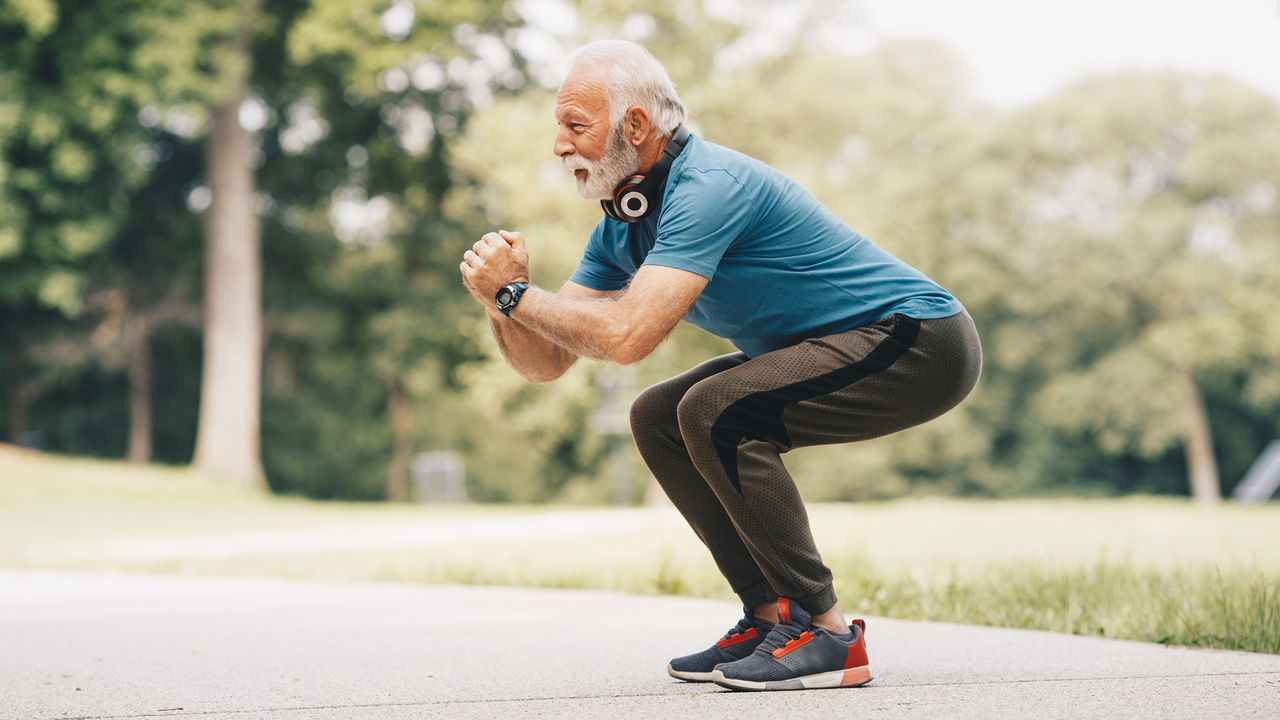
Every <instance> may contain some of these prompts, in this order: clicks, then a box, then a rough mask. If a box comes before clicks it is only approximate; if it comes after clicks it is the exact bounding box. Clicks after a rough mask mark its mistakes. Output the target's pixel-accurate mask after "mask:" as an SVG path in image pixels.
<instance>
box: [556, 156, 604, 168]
mask: <svg viewBox="0 0 1280 720" xmlns="http://www.w3.org/2000/svg"><path fill="white" fill-rule="evenodd" d="M560 162H561V163H562V164H563V165H564V166H565V168H566V169H569V170H591V169H592V168H593V167H594V166H595V163H593V162H591V161H590V160H587V159H586V158H584V157H582V156H581V155H565V156H564V157H563V158H561V159H560Z"/></svg>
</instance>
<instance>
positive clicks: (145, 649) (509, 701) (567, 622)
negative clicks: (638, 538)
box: [0, 571, 1280, 720]
mask: <svg viewBox="0 0 1280 720" xmlns="http://www.w3.org/2000/svg"><path fill="white" fill-rule="evenodd" d="M739 612H740V611H739V609H738V607H737V606H736V605H735V604H733V603H725V602H719V601H709V600H697V599H689V598H677V597H657V596H638V595H625V594H620V593H612V592H597V591H563V590H541V589H527V588H494V587H462V586H430V585H411V584H400V583H396V584H391V583H386V584H382V583H368V584H341V583H319V582H316V583H311V582H294V581H284V580H265V579H223V578H183V577H159V576H140V575H112V574H94V573H45V572H15V571H0V718H4V720H9V719H10V718H13V719H15V720H19V719H20V720H45V719H52V718H153V717H169V716H174V717H183V718H198V719H199V720H247V719H249V718H263V719H264V720H347V719H351V718H354V719H356V720H365V719H368V720H403V719H407V718H437V717H440V718H464V719H465V718H486V719H487V718H502V717H520V718H522V719H529V720H532V719H535V718H591V719H593V720H594V719H595V718H608V719H609V720H615V719H623V720H626V719H629V718H643V719H644V720H652V719H653V718H657V717H661V718H663V719H664V720H666V719H668V718H681V717H690V718H698V720H709V719H711V718H722V717H723V718H734V719H735V720H743V719H744V718H762V717H797V718H800V717H803V718H806V719H808V718H837V717H838V718H841V719H842V720H843V719H847V718H860V717H868V718H871V717H875V718H938V717H962V718H984V719H986V718H993V717H1035V718H1054V717H1060V718H1072V719H1073V720H1075V719H1079V718H1112V717H1150V718H1180V717H1222V718H1244V717H1265V718H1276V717H1280V656H1273V655H1255V654H1248V653H1234V652H1220V651H1205V650H1189V649H1177V648H1166V647H1161V646H1158V645H1149V644H1145V643H1135V642H1122V641H1115V640H1100V639H1096V638H1080V637H1072V636H1068V635H1058V634H1052V633H1042V632H1032V631H1021V630H1001V629H991V628H977V627H968V626H961V625H949V624H943V623H923V622H906V621H901V620H883V619H875V618H872V619H871V620H870V622H869V627H868V633H867V638H868V643H869V649H870V651H871V660H872V669H873V671H874V672H875V673H876V679H875V680H874V681H873V682H872V683H871V685H869V686H867V687H865V688H857V689H848V688H846V689H833V690H807V691H791V692H771V693H741V692H733V691H729V690H723V689H721V688H719V687H717V686H715V685H708V684H700V683H699V684H692V683H684V682H681V681H678V680H674V679H672V678H670V677H668V676H667V675H666V673H665V666H666V661H667V659H668V658H670V657H671V656H672V655H676V654H682V653H684V652H689V651H693V650H696V649H699V648H700V647H703V646H706V645H709V644H710V642H711V641H712V640H714V639H715V638H716V637H718V636H719V635H720V634H721V633H723V632H724V631H725V630H726V629H728V628H729V627H730V626H731V625H732V624H733V622H734V621H735V620H736V619H737V617H738V615H739Z"/></svg>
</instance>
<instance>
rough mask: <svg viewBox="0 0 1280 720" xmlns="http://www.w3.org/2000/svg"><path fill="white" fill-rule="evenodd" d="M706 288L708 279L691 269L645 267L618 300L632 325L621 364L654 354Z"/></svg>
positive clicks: (624, 346)
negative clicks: (655, 349) (659, 344)
mask: <svg viewBox="0 0 1280 720" xmlns="http://www.w3.org/2000/svg"><path fill="white" fill-rule="evenodd" d="M706 286H707V278H705V277H703V276H702V275H699V274H697V273H694V272H689V271H688V270H681V269H680V268H673V267H667V266H664V265H642V266H641V267H640V270H639V271H638V272H636V276H635V278H634V279H632V281H631V285H629V286H628V287H627V289H626V290H625V292H624V293H623V294H622V295H621V297H619V298H618V309H619V310H620V311H622V313H623V315H624V317H626V318H627V319H628V325H629V331H628V333H627V337H626V339H625V340H624V342H623V347H622V349H621V350H620V351H619V353H618V356H619V357H618V358H617V360H618V362H624V363H625V362H635V361H636V360H639V359H641V358H643V357H645V356H646V355H648V354H649V353H650V352H653V349H654V348H656V347H657V346H658V343H660V342H662V339H663V338H665V337H666V336H667V334H668V333H670V332H671V329H672V328H674V327H675V326H676V323H678V322H680V318H683V317H684V316H685V313H687V312H689V309H690V308H692V307H693V304H694V303H695V302H697V300H698V296H699V295H701V294H702V289H703V288H704V287H706Z"/></svg>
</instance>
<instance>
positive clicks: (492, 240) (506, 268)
mask: <svg viewBox="0 0 1280 720" xmlns="http://www.w3.org/2000/svg"><path fill="white" fill-rule="evenodd" d="M458 270H460V271H461V272H462V284H463V285H465V286H466V287H467V291H468V292H470V293H471V296H472V297H474V298H475V299H476V301H477V302H479V303H480V304H481V305H482V306H483V307H484V308H485V309H486V310H488V311H490V313H497V312H498V310H497V305H496V304H495V300H494V296H495V295H497V293H498V290H499V289H501V288H502V286H503V285H506V284H507V283H509V282H514V281H516V280H523V281H525V282H529V251H528V249H527V248H526V247H525V244H524V235H522V234H520V233H518V232H507V231H506V230H499V231H498V232H491V233H485V235H484V237H481V238H480V239H479V240H477V241H476V244H475V245H472V246H471V249H470V250H468V251H467V252H466V253H464V254H463V256H462V262H461V263H459V264H458Z"/></svg>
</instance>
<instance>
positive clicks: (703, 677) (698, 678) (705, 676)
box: [667, 664, 711, 682]
mask: <svg viewBox="0 0 1280 720" xmlns="http://www.w3.org/2000/svg"><path fill="white" fill-rule="evenodd" d="M667 674H668V675H670V676H671V677H673V678H676V679H677V680H687V681H689V682H711V673H709V672H689V671H687V670H676V669H675V668H673V667H671V665H670V664H668V665H667Z"/></svg>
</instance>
